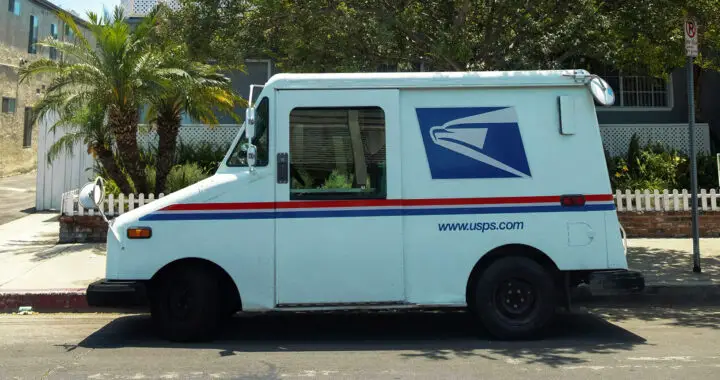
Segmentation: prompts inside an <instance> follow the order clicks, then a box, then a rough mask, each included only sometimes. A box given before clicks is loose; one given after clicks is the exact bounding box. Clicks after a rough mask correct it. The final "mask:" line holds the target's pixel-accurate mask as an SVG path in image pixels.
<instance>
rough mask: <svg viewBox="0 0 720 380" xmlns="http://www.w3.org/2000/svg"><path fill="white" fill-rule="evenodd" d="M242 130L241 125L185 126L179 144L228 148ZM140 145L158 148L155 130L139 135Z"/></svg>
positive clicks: (181, 130)
mask: <svg viewBox="0 0 720 380" xmlns="http://www.w3.org/2000/svg"><path fill="white" fill-rule="evenodd" d="M239 130H240V125H239V124H223V125H217V126H215V127H208V126H206V125H196V124H192V125H183V126H182V127H180V133H179V135H178V142H181V143H183V144H188V145H199V144H204V143H207V144H210V145H212V146H215V147H227V146H229V145H230V143H232V141H233V140H234V139H235V136H237V133H238V131H239ZM138 144H139V145H140V146H141V147H143V148H145V149H147V148H149V147H154V148H155V147H157V144H158V135H157V132H155V131H154V130H152V131H150V132H139V133H138Z"/></svg>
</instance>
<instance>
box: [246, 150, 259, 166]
mask: <svg viewBox="0 0 720 380" xmlns="http://www.w3.org/2000/svg"><path fill="white" fill-rule="evenodd" d="M256 161H257V148H256V147H255V145H252V144H250V145H248V149H247V164H248V167H249V168H250V169H252V168H253V167H254V166H255V162H256Z"/></svg>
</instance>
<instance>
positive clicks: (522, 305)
mask: <svg viewBox="0 0 720 380" xmlns="http://www.w3.org/2000/svg"><path fill="white" fill-rule="evenodd" d="M536 298H537V295H536V293H535V289H534V287H533V286H532V284H530V283H528V282H526V281H523V280H520V279H508V280H505V281H503V282H502V283H501V284H500V286H498V288H497V290H496V291H495V302H496V305H497V308H498V310H499V311H500V312H501V313H502V314H504V315H505V316H506V317H509V318H512V319H519V318H523V317H526V316H527V315H529V314H530V313H531V312H532V311H533V309H534V306H535V300H536Z"/></svg>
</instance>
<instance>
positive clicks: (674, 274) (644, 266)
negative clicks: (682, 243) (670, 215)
mask: <svg viewBox="0 0 720 380" xmlns="http://www.w3.org/2000/svg"><path fill="white" fill-rule="evenodd" d="M627 258H628V266H629V267H630V268H632V269H635V270H639V271H641V272H643V274H644V275H645V278H646V280H656V281H667V282H671V283H683V282H695V281H703V280H710V279H711V278H713V277H718V276H719V275H720V259H718V258H716V257H701V265H702V269H703V273H700V274H698V273H693V272H692V255H691V254H690V253H689V252H685V251H679V250H673V249H656V248H646V247H630V248H629V249H628V255H627Z"/></svg>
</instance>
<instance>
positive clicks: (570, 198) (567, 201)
mask: <svg viewBox="0 0 720 380" xmlns="http://www.w3.org/2000/svg"><path fill="white" fill-rule="evenodd" d="M560 204H561V205H562V206H563V207H581V206H585V196H584V195H563V196H561V197H560Z"/></svg>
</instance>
